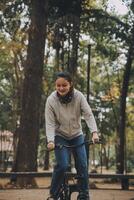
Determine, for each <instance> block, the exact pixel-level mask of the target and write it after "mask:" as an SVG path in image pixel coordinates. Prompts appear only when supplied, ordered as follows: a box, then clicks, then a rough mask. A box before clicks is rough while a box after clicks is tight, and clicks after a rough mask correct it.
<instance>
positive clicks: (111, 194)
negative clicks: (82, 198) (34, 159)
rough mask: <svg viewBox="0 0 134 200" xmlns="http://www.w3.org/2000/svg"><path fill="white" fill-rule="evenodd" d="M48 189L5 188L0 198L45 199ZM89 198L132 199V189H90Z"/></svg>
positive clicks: (133, 192)
mask: <svg viewBox="0 0 134 200" xmlns="http://www.w3.org/2000/svg"><path fill="white" fill-rule="evenodd" d="M48 194H49V191H48V190H47V189H8V190H7V189H6V190H0V200H46V199H47V197H48ZM76 196H77V194H76V193H73V194H72V200H76ZM90 196H91V200H134V191H122V190H103V189H98V190H91V191H90Z"/></svg>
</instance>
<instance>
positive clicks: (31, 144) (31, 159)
mask: <svg viewBox="0 0 134 200" xmlns="http://www.w3.org/2000/svg"><path fill="white" fill-rule="evenodd" d="M30 6H31V7H30V9H29V10H30V11H31V13H30V14H31V15H30V16H31V26H30V30H29V40H28V41H29V43H28V50H27V62H26V65H25V72H24V75H25V76H24V83H23V94H22V111H21V117H20V127H19V141H18V147H17V155H16V160H15V169H14V171H37V148H38V140H39V125H40V121H39V119H40V103H41V93H42V76H43V61H44V48H45V38H46V23H47V0H33V1H32V3H31V5H30ZM22 182H23V184H24V182H25V184H27V183H28V184H29V181H27V180H26V181H22ZM26 182H27V183H26Z"/></svg>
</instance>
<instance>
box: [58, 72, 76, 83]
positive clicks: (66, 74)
mask: <svg viewBox="0 0 134 200" xmlns="http://www.w3.org/2000/svg"><path fill="white" fill-rule="evenodd" d="M58 78H64V79H66V80H67V81H68V82H69V83H72V81H73V80H72V77H71V74H70V73H69V72H67V71H63V72H57V73H56V74H55V81H56V80H57V79H58Z"/></svg>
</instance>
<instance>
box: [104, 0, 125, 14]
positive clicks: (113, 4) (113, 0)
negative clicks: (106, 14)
mask: <svg viewBox="0 0 134 200" xmlns="http://www.w3.org/2000/svg"><path fill="white" fill-rule="evenodd" d="M111 9H112V11H114V12H116V13H117V14H119V15H125V14H126V13H127V12H128V8H127V7H126V5H125V3H124V2H123V1H121V0H109V1H108V11H111Z"/></svg>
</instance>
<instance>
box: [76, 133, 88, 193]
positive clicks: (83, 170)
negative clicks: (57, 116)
mask: <svg viewBox="0 0 134 200" xmlns="http://www.w3.org/2000/svg"><path fill="white" fill-rule="evenodd" d="M83 142H84V136H83V135H81V136H79V137H78V138H75V139H74V141H73V145H77V144H81V143H83ZM73 155H74V159H75V168H76V170H77V174H78V176H80V177H81V179H80V181H79V182H80V184H79V187H80V188H79V189H80V191H83V192H86V193H88V192H89V177H88V166H87V154H86V149H85V145H82V146H79V147H77V148H75V149H74V150H73Z"/></svg>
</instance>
